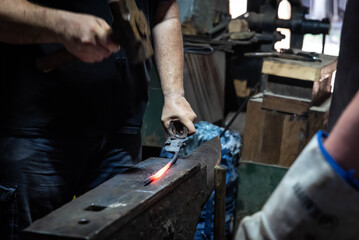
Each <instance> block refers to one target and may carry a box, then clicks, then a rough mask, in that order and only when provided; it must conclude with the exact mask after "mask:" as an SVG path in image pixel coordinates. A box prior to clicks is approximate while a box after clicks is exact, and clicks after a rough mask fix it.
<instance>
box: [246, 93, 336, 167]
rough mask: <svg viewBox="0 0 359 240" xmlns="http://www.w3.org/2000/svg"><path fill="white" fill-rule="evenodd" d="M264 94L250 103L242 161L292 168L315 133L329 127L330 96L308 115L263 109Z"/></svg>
mask: <svg viewBox="0 0 359 240" xmlns="http://www.w3.org/2000/svg"><path fill="white" fill-rule="evenodd" d="M262 104H264V101H263V94H257V95H256V96H254V98H252V99H250V101H249V102H248V105H247V116H246V123H245V129H244V143H243V153H242V160H246V161H253V162H257V163H264V164H274V165H278V166H283V167H289V166H291V164H292V163H293V162H294V161H295V159H296V158H297V157H298V155H299V154H300V152H301V151H302V150H303V148H304V147H305V145H306V144H307V143H308V142H309V141H310V139H311V138H312V137H313V136H314V134H315V133H316V132H317V131H318V130H320V129H325V126H326V122H327V120H328V115H329V108H330V98H329V99H328V100H327V101H325V102H324V103H323V104H322V105H321V106H319V107H311V108H310V109H309V111H308V114H307V115H304V116H302V115H298V114H288V113H283V112H277V111H272V110H266V109H263V108H262Z"/></svg>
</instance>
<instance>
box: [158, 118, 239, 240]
mask: <svg viewBox="0 0 359 240" xmlns="http://www.w3.org/2000/svg"><path fill="white" fill-rule="evenodd" d="M195 127H196V130H197V133H196V134H195V135H193V136H191V137H189V138H188V141H187V142H186V146H185V147H184V148H183V149H181V151H180V153H179V156H180V157H184V156H186V155H188V154H190V153H191V152H192V151H193V150H194V149H196V148H197V147H199V146H200V145H201V144H203V143H205V142H207V141H209V140H211V139H212V138H214V137H216V136H219V135H220V134H221V133H222V131H223V130H224V129H223V128H221V127H218V126H216V125H214V124H211V123H208V122H199V123H196V124H195ZM241 141H242V140H241V137H240V136H239V133H237V132H234V131H230V130H229V131H227V132H226V133H225V134H224V136H223V137H222V138H221V146H222V159H221V165H224V166H226V167H227V175H226V215H225V222H226V224H225V234H226V237H227V238H229V237H230V235H231V232H232V229H231V226H232V225H233V219H234V209H235V203H236V197H237V185H238V172H237V164H238V160H239V154H240V148H241ZM161 157H168V158H170V157H172V154H170V153H168V152H166V150H165V149H164V148H162V151H161ZM213 210H214V194H213V193H212V195H211V197H210V198H209V200H208V202H207V203H206V205H205V207H204V209H203V210H202V213H201V216H200V220H199V222H198V225H197V230H196V233H195V237H194V239H195V240H204V239H213V213H214V212H213Z"/></svg>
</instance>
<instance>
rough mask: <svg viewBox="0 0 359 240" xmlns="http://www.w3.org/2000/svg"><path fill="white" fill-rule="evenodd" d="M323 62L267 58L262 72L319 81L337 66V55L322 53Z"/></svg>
mask: <svg viewBox="0 0 359 240" xmlns="http://www.w3.org/2000/svg"><path fill="white" fill-rule="evenodd" d="M320 58H321V60H322V61H321V62H304V61H297V60H290V59H281V58H265V59H264V61H263V66H262V73H264V74H271V75H275V76H280V77H288V78H292V79H301V80H306V81H313V82H317V81H320V80H321V79H325V78H327V77H329V75H331V74H332V73H333V72H334V71H335V70H336V68H337V57H334V56H329V55H324V54H320Z"/></svg>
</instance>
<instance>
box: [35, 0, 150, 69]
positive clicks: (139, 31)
mask: <svg viewBox="0 0 359 240" xmlns="http://www.w3.org/2000/svg"><path fill="white" fill-rule="evenodd" d="M108 5H109V8H110V10H111V14H112V18H113V22H112V31H113V33H114V41H115V42H117V43H118V44H120V46H121V47H123V48H124V49H125V52H126V55H127V57H128V60H129V62H130V64H132V65H135V64H138V63H141V62H144V61H145V60H147V59H148V58H150V57H151V56H152V55H153V48H152V44H151V40H150V35H151V32H150V28H149V26H148V23H147V20H146V17H145V15H144V14H143V12H142V11H140V10H139V9H138V8H137V5H136V2H135V0H110V1H109V2H108ZM74 60H76V57H74V56H73V55H71V53H69V52H68V51H67V50H66V49H60V50H58V51H55V52H53V53H50V54H48V55H45V56H43V57H40V58H38V59H37V60H36V67H37V69H39V70H40V71H42V72H50V71H52V70H54V69H56V68H58V67H61V66H63V65H65V64H68V63H70V62H72V61H74Z"/></svg>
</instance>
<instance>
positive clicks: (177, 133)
mask: <svg viewBox="0 0 359 240" xmlns="http://www.w3.org/2000/svg"><path fill="white" fill-rule="evenodd" d="M167 132H168V134H169V137H168V138H167V140H166V142H165V150H166V151H167V152H169V153H173V154H174V155H173V157H172V159H171V161H170V162H169V163H167V164H166V165H165V166H164V167H163V168H161V169H160V170H158V171H157V172H156V173H155V174H153V175H152V176H150V177H149V178H147V179H146V180H145V181H144V184H145V186H147V185H148V184H150V183H151V182H153V181H155V180H157V179H159V178H160V177H161V176H162V175H163V174H164V173H165V172H166V171H167V169H169V168H170V167H171V166H172V165H173V164H175V163H176V161H177V159H178V153H179V151H180V149H181V148H182V147H183V146H184V145H185V142H186V141H187V135H188V129H187V128H186V127H185V126H184V125H183V124H182V123H181V122H171V123H170V127H169V128H168V129H167Z"/></svg>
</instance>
